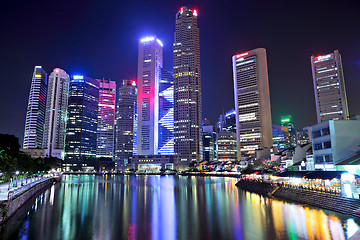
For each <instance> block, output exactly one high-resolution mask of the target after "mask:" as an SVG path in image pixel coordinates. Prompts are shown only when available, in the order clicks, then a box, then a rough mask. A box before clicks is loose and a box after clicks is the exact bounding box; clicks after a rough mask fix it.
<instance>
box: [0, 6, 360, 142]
mask: <svg viewBox="0 0 360 240" xmlns="http://www.w3.org/2000/svg"><path fill="white" fill-rule="evenodd" d="M327 3H328V5H326V6H325V7H324V11H325V12H326V10H330V9H335V4H334V2H327ZM79 5H81V4H79ZM110 5H111V4H110ZM181 5H182V4H180V3H178V4H171V6H169V3H168V4H164V5H163V6H161V7H160V9H159V10H157V11H159V12H161V13H162V14H159V15H160V16H156V17H153V18H151V19H149V16H151V11H149V13H147V12H145V8H146V7H147V5H145V6H143V7H141V8H140V9H139V10H138V11H133V12H132V15H134V14H135V15H136V16H140V15H141V14H142V13H145V14H144V16H143V17H141V18H139V20H134V21H133V22H130V23H131V24H129V25H130V26H131V30H133V32H129V33H127V32H126V31H130V29H125V32H121V31H120V32H121V33H122V34H120V32H117V31H112V30H114V29H117V27H115V24H119V26H118V27H120V22H119V21H114V23H112V24H110V25H108V26H107V28H105V30H104V31H105V33H106V34H105V35H104V37H98V38H96V39H95V40H93V41H90V43H88V44H85V47H79V46H80V45H79V43H77V41H78V40H76V41H75V40H74V41H75V44H69V42H67V41H69V40H68V39H67V38H64V39H60V40H58V42H57V43H51V44H46V43H45V42H44V41H39V42H36V43H35V42H34V40H31V39H27V41H26V43H24V45H21V42H19V41H13V42H8V41H9V40H11V39H13V38H15V37H16V36H18V35H17V34H15V33H13V32H11V31H10V30H9V29H8V27H9V26H10V25H11V21H10V22H9V23H7V22H6V24H5V26H4V29H3V30H2V31H4V32H3V33H4V35H5V36H8V37H9V38H7V39H5V40H2V41H4V42H3V46H7V49H5V52H4V53H5V54H4V55H5V56H9V59H8V60H6V61H4V59H3V60H2V66H3V67H4V68H7V69H9V72H11V73H12V74H11V75H9V74H8V73H7V71H6V72H5V76H4V79H6V80H7V81H6V82H5V81H4V87H3V88H2V89H3V91H2V94H1V101H0V102H2V103H3V104H2V106H1V107H2V109H3V110H4V111H6V112H9V114H10V115H9V117H6V118H4V119H2V120H1V124H0V132H4V133H10V134H15V135H16V136H18V137H19V138H20V139H22V134H23V126H24V123H25V119H24V115H25V112H26V99H27V98H28V93H29V88H30V80H29V79H30V78H31V69H32V68H33V67H34V65H42V66H43V67H44V68H45V69H46V71H50V70H51V69H53V68H55V67H60V68H62V69H64V70H66V71H67V72H68V73H70V74H71V75H73V74H75V73H80V74H82V73H86V74H87V75H89V76H94V77H97V78H101V77H106V78H110V79H115V80H120V79H126V78H134V77H136V70H135V69H136V63H137V61H136V58H137V54H136V47H137V45H136V42H137V41H138V39H140V38H141V37H142V36H144V35H147V34H157V36H159V38H161V39H163V42H164V55H165V56H164V59H168V60H169V61H167V62H164V65H165V68H167V69H171V60H170V59H172V58H171V55H172V38H173V32H174V26H173V20H174V14H175V13H176V11H178V9H179V8H180V7H181ZM305 5H306V3H300V5H298V6H297V9H299V10H303V9H304V10H305V11H306V13H304V16H307V18H309V19H308V20H307V19H305V18H304V17H302V18H301V21H303V22H302V23H301V21H300V20H299V21H297V22H295V23H296V24H295V25H294V27H293V28H294V29H296V27H298V28H300V30H302V31H304V30H303V29H302V28H303V27H310V29H309V30H308V31H309V32H310V33H312V34H313V35H311V36H312V37H302V38H301V37H300V33H299V37H298V38H300V39H301V40H302V41H301V46H300V45H299V46H298V47H297V48H295V47H294V46H297V45H296V44H299V40H296V39H291V38H289V37H286V36H285V38H284V39H280V38H281V37H284V35H283V34H281V32H279V30H276V29H277V28H276V29H275V33H274V34H273V35H271V36H270V35H269V36H266V37H265V38H264V39H265V40H263V41H262V40H261V41H260V40H259V39H261V37H260V36H261V34H260V35H259V34H258V33H256V32H255V31H254V32H251V31H250V30H249V28H250V27H253V28H256V27H259V23H254V24H253V25H252V26H247V27H245V28H242V27H234V31H232V30H231V29H230V28H219V24H221V23H224V22H230V21H229V20H231V19H233V18H232V17H230V16H225V13H223V12H221V13H219V11H214V10H215V8H216V7H219V4H213V5H212V4H210V3H209V4H206V3H202V2H200V1H199V2H194V3H193V4H192V3H189V4H188V6H189V7H193V6H195V8H196V9H198V14H199V16H201V18H199V28H200V29H201V30H200V34H201V36H202V37H201V40H200V41H201V43H200V44H201V56H202V79H204V81H205V83H206V84H204V86H203V90H202V93H203V98H202V99H203V102H204V104H203V116H204V117H208V118H209V119H211V122H212V123H213V124H215V122H216V120H217V118H218V116H219V115H220V114H221V113H222V112H223V110H224V111H227V110H230V109H232V108H233V107H234V106H233V94H232V92H233V89H232V78H231V75H232V73H231V59H230V57H231V56H232V55H233V54H237V53H241V52H244V51H248V50H250V49H253V48H256V47H265V48H266V49H267V50H268V64H269V66H268V68H269V84H270V99H271V106H272V116H273V118H272V120H273V122H274V124H278V123H279V121H280V116H281V115H286V114H291V115H294V119H295V120H296V122H295V128H296V129H300V128H302V127H304V126H306V125H311V124H315V123H316V108H315V104H314V102H315V98H314V93H313V86H312V77H311V65H310V61H309V57H310V56H311V55H313V54H315V56H317V55H322V54H326V53H328V52H331V51H333V50H334V49H338V50H339V51H340V52H341V54H342V60H343V66H344V78H345V82H346V86H347V95H348V103H349V112H350V115H354V114H359V113H360V111H359V106H358V104H356V102H357V97H356V89H359V83H358V81H357V82H356V80H357V76H358V75H359V65H358V63H357V62H358V59H359V58H358V57H357V56H360V53H359V52H360V49H359V47H358V46H357V45H356V40H357V39H358V35H357V33H355V32H354V31H352V26H354V23H353V22H356V21H357V19H358V18H359V16H358V15H356V14H355V13H356V12H355V11H354V10H352V9H356V6H354V5H355V4H350V3H345V4H343V5H342V6H339V8H338V9H337V13H338V15H336V16H335V17H337V18H344V20H341V23H335V26H332V28H333V27H336V24H339V26H343V25H344V24H343V21H344V22H347V24H345V25H344V26H343V27H342V28H341V29H340V30H341V31H340V33H339V36H334V37H333V38H329V37H328V36H330V34H331V36H332V32H331V31H330V27H327V26H324V28H323V29H322V30H321V31H320V30H318V31H319V32H315V27H312V26H311V25H310V23H311V22H314V21H315V20H318V21H320V23H327V22H328V21H330V20H322V19H321V17H320V16H319V15H316V13H319V12H320V11H317V10H319V9H320V6H318V4H314V6H313V10H311V11H310V10H307V9H305ZM319 5H320V4H319ZM245 6H246V7H247V8H248V9H249V10H252V9H254V8H255V7H259V8H260V13H264V12H267V9H266V7H267V4H265V3H263V4H260V3H257V4H256V3H253V4H248V5H246V4H245ZM287 6H288V5H287ZM290 6H291V5H290ZM8 7H10V8H11V7H12V6H11V4H10V5H9V6H8ZM61 7H64V6H60V8H61ZM95 7H96V4H95V3H92V4H90V5H89V6H88V7H86V8H84V10H81V11H80V6H77V5H75V6H74V9H72V10H71V11H78V12H80V13H81V14H79V16H78V19H75V20H74V21H75V23H77V24H78V25H79V26H77V27H76V24H75V26H74V27H73V28H70V30H71V31H70V32H69V37H70V36H71V34H73V35H72V36H74V34H75V36H78V35H82V34H83V35H84V36H86V34H85V33H93V34H94V33H95V32H96V30H97V29H98V28H97V27H101V26H102V24H104V23H99V24H95V26H94V30H91V31H90V30H89V29H86V27H84V28H83V29H80V26H83V25H85V26H87V23H86V22H87V21H85V20H86V19H87V18H89V17H86V16H87V13H89V12H90V11H91V9H94V8H95ZM223 7H224V12H226V10H229V12H228V14H226V15H231V14H230V13H232V10H231V9H230V8H229V7H228V6H227V4H224V6H223ZM277 7H278V8H279V9H277V10H276V11H281V9H282V7H281V6H277ZM288 7H289V6H288ZM292 7H294V6H292ZM5 9H6V6H5ZM106 9H107V7H103V8H100V9H99V11H105V10H106ZM117 9H118V8H117ZM126 9H127V10H128V11H129V12H131V11H130V10H133V9H134V6H132V5H131V4H128V5H127V8H126ZM15 10H16V11H13V12H12V13H13V14H14V16H17V14H18V13H19V12H21V11H24V10H23V9H22V8H20V9H15ZM118 10H119V9H118ZM295 10H296V9H294V11H295ZM109 11H110V10H109ZM309 11H310V12H312V13H313V14H310V13H309ZM316 11H317V12H316ZM215 12H216V13H217V14H221V15H220V16H222V17H223V19H222V20H221V22H219V24H218V25H215V29H210V27H208V25H209V26H210V25H212V24H211V23H212V21H213V20H212V19H211V18H209V17H210V16H211V14H212V13H215ZM300 12H301V11H300ZM260 13H259V14H260ZM46 14H47V13H45V15H46ZM297 14H299V13H297V12H296V11H295V15H297ZM345 14H346V15H345ZM245 15H246V14H245ZM320 15H321V14H320ZM25 16H26V14H25ZM282 16H283V15H282ZM286 16H287V17H288V18H289V14H287V15H286V14H285V17H286ZM5 17H9V19H11V18H10V16H9V15H5ZM145 19H146V21H145ZM35 20H39V19H37V18H35ZM35 20H31V21H30V22H32V21H35ZM50 20H51V21H50ZM50 20H49V22H50V23H51V22H54V21H55V20H54V19H50ZM88 20H89V19H88ZM90 20H91V19H90ZM110 20H114V19H111V18H110ZM292 20H293V19H292V18H290V20H289V22H290V23H291V22H292ZM161 21H168V22H169V24H165V23H163V24H159V25H157V23H159V22H161ZM293 21H294V20H293ZM20 22H21V21H20ZM69 22H70V21H69ZM90 22H91V21H90ZM260 22H261V21H260ZM55 23H57V25H56V24H55V28H56V27H59V26H62V24H64V26H66V24H70V23H68V22H66V21H65V22H61V23H60V22H56V21H55ZM72 23H73V22H71V26H72V25H73V24H72ZM92 23H94V22H92ZM271 23H277V24H279V25H274V26H279V27H280V28H281V27H284V26H290V23H288V25H286V24H285V23H281V24H280V20H279V19H277V18H272V20H271V21H270V23H262V24H263V25H264V26H260V29H264V28H265V26H267V25H268V24H271ZM292 23H294V22H292ZM7 24H8V25H7ZM44 24H45V23H44ZM25 26H26V24H25ZM234 26H235V25H234ZM49 28H50V25H46V24H45V29H46V31H50V30H47V29H49ZM30 29H31V28H30ZM213 30H219V31H220V32H221V33H222V34H220V35H222V39H221V41H224V42H226V45H227V47H224V49H221V51H220V50H218V49H214V47H213V46H214V44H215V42H216V41H219V40H220V38H219V36H215V35H214V34H212V33H211V32H212V31H213ZM6 31H8V32H6ZM27 31H29V30H25V29H24V28H23V27H20V28H19V32H20V33H24V32H25V33H26V32H27ZM61 31H63V33H66V32H64V30H61ZM77 31H78V32H77ZM249 31H250V35H249V34H248V35H243V36H240V37H239V38H236V37H235V36H236V34H240V33H248V32H249ZM287 31H288V32H289V31H290V32H291V31H292V30H291V29H287ZM233 32H236V34H234V33H233ZM305 32H306V31H305ZM6 33H8V34H6ZM124 33H126V34H124ZM346 33H347V36H348V37H344V36H345V35H346ZM263 34H269V31H265V32H264V33H263ZM276 34H279V35H278V36H276ZM119 35H121V36H119ZM289 35H291V34H289ZM341 35H343V36H341ZM25 36H26V35H25ZM29 36H30V35H29ZM223 36H225V38H224V37H223ZM110 38H113V40H109V39H110ZM211 38H213V39H211ZM294 38H296V36H295V37H294ZM35 39H36V37H35ZM73 39H74V38H71V41H73ZM119 39H121V40H122V41H124V42H125V43H128V44H123V45H126V46H125V47H121V48H120V47H119V48H117V49H115V50H116V51H115V52H116V53H122V51H124V55H118V56H116V57H115V56H114V55H115V54H114V53H109V51H107V50H108V48H107V47H103V43H105V45H106V44H107V43H109V41H110V44H108V45H109V46H111V47H113V46H115V45H114V42H116V41H119ZM274 39H275V40H278V41H275V40H274ZM304 39H305V41H304ZM351 39H353V40H351ZM79 40H82V41H83V40H84V38H83V37H79ZM115 40H116V41H115ZM252 40H253V41H252ZM287 40H288V42H286V43H287V44H285V45H286V46H281V45H284V41H287ZM112 41H114V42H112ZM247 41H249V42H251V43H249V42H247ZM124 42H122V43H124ZM224 42H219V43H220V44H222V45H224V44H223V43H224ZM66 43H68V44H69V45H74V46H68V45H67V44H66ZM92 44H93V45H96V46H99V51H95V50H92V49H91V48H90V46H92ZM117 45H118V44H117ZM29 46H33V48H31V47H29ZM65 46H66V47H65ZM211 46H212V47H211ZM15 47H19V49H18V50H14V48H15ZM23 47H26V50H25V51H24V53H25V54H27V55H28V56H25V55H22V54H24V53H21V54H20V53H19V52H18V51H21V50H22V49H23ZM41 47H43V48H41ZM64 48H66V49H67V48H69V49H67V50H66V51H64V52H63V53H60V50H64ZM75 48H77V49H75ZM125 48H128V49H125ZM301 48H302V50H301ZM50 49H59V50H58V56H56V58H54V57H51V56H50V54H47V53H46V51H49V50H50ZM71 49H73V51H72V50H71ZM74 49H75V50H74ZM9 50H13V51H14V54H7V53H8V51H9ZM100 50H101V51H100ZM290 50H291V51H290ZM49 52H51V51H49ZM100 52H104V53H106V54H107V55H106V56H105V55H102V54H104V53H100ZM289 52H291V54H289ZM19 54H20V55H19ZM51 54H53V53H52V52H51ZM55 55H56V54H55ZM13 56H20V58H19V57H18V58H15V59H16V60H18V59H20V61H16V64H15V59H14V58H13ZM30 56H31V57H30ZM49 56H50V57H49ZM69 56H74V57H73V58H71V57H69ZM90 56H93V59H92V60H88V59H91V57H90ZM104 56H105V60H104V63H100V62H99V61H98V58H99V57H100V58H103V57H104ZM212 56H213V57H212ZM123 59H125V61H127V62H129V64H125V63H124V60H123ZM208 59H210V60H208ZM289 59H290V60H291V61H289ZM114 60H117V61H119V63H117V64H114V63H113V64H108V63H109V62H114ZM92 61H93V62H92ZM105 64H107V66H105ZM119 64H120V65H124V67H123V69H122V70H118V69H117V66H119ZM169 65H170V66H169ZM97 66H98V67H97ZM215 66H218V68H216V67H215ZM15 68H16V70H14V69H15ZM214 69H216V70H214ZM11 70H12V71H11ZM215 71H216V72H215ZM280 72H281V74H280ZM283 73H285V74H284V75H285V76H283V75H282V74H283ZM289 76H290V78H291V82H290V83H291V86H292V85H294V86H296V87H297V91H295V92H291V91H286V90H288V88H287V87H288V86H289V85H287V84H289ZM15 87H16V91H17V93H18V97H17V99H16V100H14V101H12V102H13V103H12V104H5V103H7V101H6V100H5V99H12V97H11V96H10V95H9V94H8V92H14V91H11V90H9V89H13V88H15ZM214 94H217V96H218V97H219V98H221V99H222V100H223V101H221V103H216V102H215V100H213V99H212V96H213V95H214ZM292 96H293V97H292ZM24 99H25V100H24ZM285 100H286V101H285ZM14 109H16V111H14Z"/></svg>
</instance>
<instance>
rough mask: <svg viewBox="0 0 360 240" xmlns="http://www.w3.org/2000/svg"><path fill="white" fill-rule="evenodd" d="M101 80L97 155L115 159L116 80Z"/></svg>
mask: <svg viewBox="0 0 360 240" xmlns="http://www.w3.org/2000/svg"><path fill="white" fill-rule="evenodd" d="M97 80H98V81H99V109H98V121H97V123H98V124H97V139H96V142H97V147H96V157H97V158H101V157H105V158H111V159H114V141H115V136H114V134H115V104H116V82H115V81H111V80H105V79H102V80H101V79H97Z"/></svg>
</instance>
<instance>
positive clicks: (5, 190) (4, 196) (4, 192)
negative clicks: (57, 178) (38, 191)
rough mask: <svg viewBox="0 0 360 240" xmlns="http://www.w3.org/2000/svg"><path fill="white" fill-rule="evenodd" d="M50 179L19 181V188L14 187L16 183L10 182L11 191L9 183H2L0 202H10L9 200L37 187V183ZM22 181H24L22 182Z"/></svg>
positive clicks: (25, 179)
mask: <svg viewBox="0 0 360 240" xmlns="http://www.w3.org/2000/svg"><path fill="white" fill-rule="evenodd" d="M47 179H48V178H39V177H38V178H23V179H18V182H17V183H18V184H17V187H13V184H14V183H15V182H16V181H12V182H10V190H9V182H6V183H1V184H0V201H4V200H8V198H9V197H10V198H11V197H12V196H15V195H18V194H20V193H22V192H25V191H26V190H28V189H29V188H31V187H32V186H34V185H36V184H37V183H40V182H43V181H44V180H47ZM21 180H22V181H21Z"/></svg>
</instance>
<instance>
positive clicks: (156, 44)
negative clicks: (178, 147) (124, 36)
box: [137, 36, 163, 155]
mask: <svg viewBox="0 0 360 240" xmlns="http://www.w3.org/2000/svg"><path fill="white" fill-rule="evenodd" d="M162 66H163V44H162V43H161V41H160V40H159V39H158V38H156V36H154V37H145V38H143V39H141V40H140V42H139V54H138V82H137V87H138V93H137V102H138V111H137V112H138V128H137V129H138V132H137V139H138V141H137V154H138V155H156V154H158V146H159V84H160V76H161V68H162Z"/></svg>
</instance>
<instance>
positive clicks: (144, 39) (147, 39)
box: [140, 37, 155, 43]
mask: <svg viewBox="0 0 360 240" xmlns="http://www.w3.org/2000/svg"><path fill="white" fill-rule="evenodd" d="M154 40H155V38H154V37H144V38H142V39H140V42H142V43H144V42H151V41H154Z"/></svg>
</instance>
